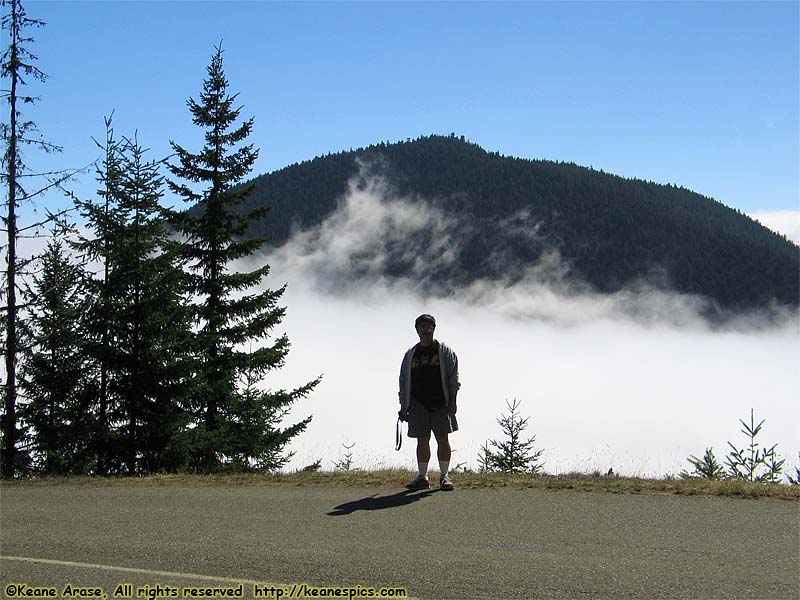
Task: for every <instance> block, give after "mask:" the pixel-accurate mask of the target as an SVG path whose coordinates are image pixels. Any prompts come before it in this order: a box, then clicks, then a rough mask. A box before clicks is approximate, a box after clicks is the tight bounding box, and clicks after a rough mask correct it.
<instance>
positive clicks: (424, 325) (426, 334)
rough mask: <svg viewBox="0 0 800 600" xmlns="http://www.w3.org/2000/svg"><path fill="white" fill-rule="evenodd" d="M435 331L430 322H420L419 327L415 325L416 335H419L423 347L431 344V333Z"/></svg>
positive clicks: (434, 326)
mask: <svg viewBox="0 0 800 600" xmlns="http://www.w3.org/2000/svg"><path fill="white" fill-rule="evenodd" d="M435 329H436V325H434V324H433V323H431V322H430V321H420V323H419V325H417V335H419V341H420V342H422V343H423V344H425V345H427V344H429V343H431V342H433V331H434V330H435Z"/></svg>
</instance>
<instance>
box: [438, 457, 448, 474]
mask: <svg viewBox="0 0 800 600" xmlns="http://www.w3.org/2000/svg"><path fill="white" fill-rule="evenodd" d="M449 470H450V461H449V460H440V461H439V477H444V476H445V475H447V472H448V471H449Z"/></svg>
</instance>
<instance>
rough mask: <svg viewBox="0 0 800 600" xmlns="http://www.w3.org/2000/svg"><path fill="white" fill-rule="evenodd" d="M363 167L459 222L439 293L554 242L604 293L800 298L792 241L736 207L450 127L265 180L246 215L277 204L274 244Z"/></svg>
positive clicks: (402, 262)
mask: <svg viewBox="0 0 800 600" xmlns="http://www.w3.org/2000/svg"><path fill="white" fill-rule="evenodd" d="M363 165H369V172H370V173H371V174H374V175H378V176H380V177H382V178H384V179H385V180H386V181H388V182H389V183H390V184H391V186H392V188H393V191H394V193H396V195H397V196H398V197H413V198H422V199H425V200H426V201H428V202H430V203H432V204H433V205H434V206H436V207H437V208H438V209H440V210H442V211H443V212H444V213H445V214H447V215H451V216H452V217H453V218H454V220H455V222H456V223H457V232H456V233H457V237H458V240H459V250H458V259H457V260H456V261H454V262H453V263H451V264H445V265H439V266H437V271H436V272H435V273H434V275H435V280H436V281H437V284H439V283H445V285H444V287H441V286H439V289H440V290H442V289H444V290H445V291H446V290H448V289H452V288H453V287H454V286H457V285H463V284H465V283H469V282H471V281H474V280H475V279H477V278H491V279H497V278H504V279H508V280H513V279H514V278H518V277H521V276H522V275H523V271H524V270H525V267H526V266H530V265H533V264H535V263H536V262H537V261H538V260H539V259H540V258H541V256H542V255H543V253H546V252H552V251H554V250H556V251H558V253H559V254H560V256H561V258H562V259H563V261H564V263H565V264H567V265H568V266H569V270H568V273H567V277H568V278H569V279H572V280H574V281H581V282H584V283H587V284H589V285H590V286H591V287H592V288H593V289H594V290H596V291H599V292H614V291H618V290H620V289H622V288H623V287H625V286H627V285H630V284H632V283H636V282H641V281H647V282H649V283H650V284H654V285H656V286H659V287H662V288H669V289H673V290H676V291H679V292H682V293H689V294H698V295H702V296H705V297H707V298H710V299H713V300H714V301H715V303H716V304H718V305H719V306H720V307H722V308H724V309H729V310H743V309H750V308H757V307H763V306H767V305H769V304H771V303H774V302H777V303H779V304H783V305H789V306H795V307H796V306H797V304H798V289H799V287H800V282H799V281H798V273H799V272H800V265H799V264H798V247H797V245H795V244H793V243H792V242H790V241H788V240H787V239H786V238H785V237H783V236H780V235H777V234H775V233H773V232H771V231H770V230H768V229H766V228H765V227H763V226H761V225H760V224H759V223H757V222H755V221H753V220H752V219H750V218H749V217H747V216H746V215H744V214H743V213H741V212H740V211H738V210H735V209H732V208H729V207H727V206H725V205H724V204H722V203H720V202H717V201H715V200H713V199H711V198H707V197H704V196H701V195H700V194H697V193H694V192H692V191H690V190H687V189H684V188H680V187H675V186H673V185H661V184H656V183H651V182H646V181H641V180H636V179H625V178H622V177H618V176H615V175H612V174H609V173H605V172H602V171H595V170H593V169H591V168H586V167H581V166H578V165H575V164H571V163H556V162H551V161H545V160H527V159H519V158H511V157H506V156H501V155H500V154H498V153H494V152H487V151H485V150H484V149H482V148H481V147H480V146H478V145H476V144H473V143H470V142H468V141H465V140H464V138H463V137H461V138H458V137H456V136H455V135H450V136H447V137H445V136H430V137H424V138H420V139H417V140H413V141H412V140H409V141H406V142H400V143H394V144H385V143H381V144H378V145H374V146H370V147H368V148H363V149H359V150H351V151H348V152H340V153H338V154H329V155H327V156H323V157H318V158H315V159H313V160H310V161H306V162H303V163H301V164H296V165H292V166H289V167H286V168H284V169H281V170H279V171H276V172H274V173H270V174H266V175H262V176H260V177H257V178H255V179H254V180H252V181H251V182H250V184H253V185H254V186H255V188H254V192H253V193H252V195H250V196H249V198H248V200H247V201H246V202H245V204H244V205H243V206H242V210H245V211H248V210H252V209H253V208H255V207H257V206H262V205H268V206H270V207H271V208H272V210H271V211H270V212H269V213H268V214H267V215H266V216H265V217H264V218H262V219H261V220H260V221H258V222H257V223H255V224H254V225H253V226H252V227H251V229H250V232H249V233H250V235H254V236H268V237H269V238H271V240H270V241H269V242H268V244H269V245H270V246H278V245H281V244H283V243H284V242H286V241H287V239H288V237H289V235H290V232H291V230H292V227H299V228H308V227H312V226H315V225H317V224H319V223H320V222H321V221H322V220H323V219H324V218H325V217H326V216H328V215H330V214H331V213H332V212H333V211H335V210H336V208H337V204H338V202H340V201H341V198H342V197H343V195H344V194H345V193H346V192H347V190H348V182H350V181H351V180H352V178H354V177H356V176H359V174H360V170H361V173H362V174H363ZM409 243H413V244H425V243H426V240H425V238H424V237H419V238H418V239H414V240H409ZM408 261H409V259H408V254H407V252H405V251H403V252H397V253H396V255H393V256H389V257H388V260H387V262H386V272H385V274H386V275H389V276H403V275H407V274H408V273H409V272H410V271H409V268H410V265H409V263H408Z"/></svg>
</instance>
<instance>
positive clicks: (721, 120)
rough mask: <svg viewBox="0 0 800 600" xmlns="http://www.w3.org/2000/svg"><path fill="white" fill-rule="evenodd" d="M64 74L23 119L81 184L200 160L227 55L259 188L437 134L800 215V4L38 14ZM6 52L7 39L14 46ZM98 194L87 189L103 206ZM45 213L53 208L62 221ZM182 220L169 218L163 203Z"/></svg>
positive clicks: (43, 40)
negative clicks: (211, 100) (174, 156)
mask: <svg viewBox="0 0 800 600" xmlns="http://www.w3.org/2000/svg"><path fill="white" fill-rule="evenodd" d="M26 6H27V10H28V14H29V16H31V17H35V18H40V19H42V20H44V21H45V22H46V23H47V25H46V27H44V28H42V29H40V30H37V31H35V32H34V36H35V38H36V41H35V43H34V44H33V45H32V49H33V51H34V52H35V53H36V54H37V55H38V57H39V63H38V64H39V67H40V68H41V69H42V70H44V71H45V72H46V73H48V74H49V75H50V79H49V80H48V82H47V83H46V84H44V85H43V86H32V87H33V88H34V90H35V92H36V93H37V94H38V95H39V96H41V102H40V103H39V104H37V105H36V106H35V107H33V108H30V107H27V108H26V116H29V117H31V118H33V119H35V120H36V121H37V123H38V124H39V126H40V129H41V130H42V132H43V134H44V135H45V137H46V139H48V140H49V141H52V142H54V143H57V144H59V145H61V146H63V147H64V152H63V153H62V154H61V155H58V156H54V157H48V158H47V159H43V158H41V157H39V156H36V155H35V153H33V151H29V152H28V163H29V164H31V166H34V167H36V168H54V167H55V168H74V167H80V166H83V165H86V164H89V163H91V161H92V160H94V159H95V158H97V156H98V154H99V152H98V151H97V149H96V147H95V146H94V144H93V142H92V140H91V137H92V136H94V137H96V138H98V139H100V138H102V136H103V135H104V130H103V117H104V116H105V115H108V114H110V113H111V111H112V110H113V111H114V115H115V116H114V123H115V129H116V130H117V133H118V134H119V135H132V134H133V132H134V131H138V138H139V140H140V142H141V143H142V144H143V145H144V146H145V147H149V148H151V149H152V151H151V155H152V157H153V158H160V157H162V156H165V155H166V154H168V152H169V146H168V141H169V140H170V139H172V140H175V141H177V142H178V143H180V144H181V145H183V146H185V147H188V148H189V149H193V150H196V149H199V147H200V144H201V138H200V133H199V131H198V130H196V128H195V127H194V126H193V125H192V123H191V119H190V115H189V112H188V110H187V109H186V100H187V98H188V97H189V96H195V97H197V95H198V93H199V90H200V88H201V84H202V80H203V78H204V76H205V68H206V65H207V64H208V62H209V58H210V55H211V53H212V51H213V47H214V45H215V44H217V43H219V42H220V40H222V42H223V48H224V50H225V63H224V65H225V70H226V73H227V75H228V78H229V80H230V82H231V90H232V91H234V92H238V93H239V94H240V96H239V99H240V101H241V104H242V105H243V106H244V111H243V115H245V116H254V117H255V132H254V135H253V137H252V141H253V142H254V143H255V145H256V146H257V147H258V148H260V152H261V154H260V157H259V160H258V162H257V165H256V169H255V171H254V174H260V173H264V172H269V171H273V170H275V169H279V168H282V167H284V166H286V165H289V164H292V163H295V162H298V161H302V160H306V159H310V158H313V157H315V156H318V155H321V154H325V153H327V152H336V151H339V150H347V149H350V148H357V147H361V146H365V145H369V144H371V143H376V142H380V141H398V140H403V139H406V138H415V137H418V136H420V135H427V134H431V133H442V134H448V133H450V132H455V133H456V134H458V135H464V136H466V137H467V138H468V139H470V140H471V141H473V142H476V143H478V144H480V145H481V146H483V147H484V148H485V149H487V150H490V151H498V152H500V153H501V154H505V155H512V156H520V157H526V158H537V159H550V160H562V161H569V162H575V163H578V164H581V165H586V166H593V167H594V168H595V169H603V170H605V171H608V172H612V173H616V174H620V175H623V176H627V177H637V178H642V179H647V180H652V181H657V182H662V183H675V184H678V185H682V186H684V187H687V188H690V189H693V190H695V191H697V192H700V193H702V194H704V195H707V196H711V197H714V198H716V199H717V200H720V201H721V202H724V203H725V204H727V205H729V206H733V207H736V208H739V209H741V210H742V211H745V212H750V213H752V212H756V211H778V210H784V211H787V210H798V209H800V206H799V205H798V202H799V200H798V193H799V192H798V190H799V189H800V175H799V173H798V164H799V163H800V156H799V152H798V147H799V146H800V141H798V140H799V139H800V137H799V135H800V126H799V125H798V104H799V103H800V102H799V99H800V92H799V91H798V90H799V88H800V85H799V84H798V77H799V75H798V73H800V65H799V64H798V61H799V57H800V42H799V37H800V34H799V33H798V30H799V25H798V24H799V23H800V14H799V11H798V6H799V4H798V3H797V2H780V3H770V2H748V3H734V2H709V3H692V2H667V3H650V2H647V3H644V2H641V3H607V2H592V3H580V2H556V3H544V2H525V3H499V2H491V3H477V2H470V3H462V2H442V3H413V2H398V3H395V2H328V3H316V2H292V3H285V2H198V1H194V2H117V1H105V2H70V1H58V2H50V1H34V0H28V2H27V3H26ZM4 34H5V32H4ZM94 187H95V186H94V184H93V176H92V175H85V176H83V177H82V178H80V179H79V180H78V181H76V182H75V183H74V184H73V189H75V191H76V192H77V193H79V194H81V195H86V194H90V193H92V190H93V189H94ZM59 202H60V201H59V199H58V198H55V197H52V196H51V197H50V198H48V199H47V200H46V201H44V202H42V203H40V208H41V205H42V204H44V203H49V204H53V205H56V204H57V203H59ZM167 203H171V201H170V200H169V199H168V200H167Z"/></svg>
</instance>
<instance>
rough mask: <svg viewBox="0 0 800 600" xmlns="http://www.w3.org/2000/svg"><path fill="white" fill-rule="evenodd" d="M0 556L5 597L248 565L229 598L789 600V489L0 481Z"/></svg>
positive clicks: (794, 532) (799, 574) (793, 532)
mask: <svg viewBox="0 0 800 600" xmlns="http://www.w3.org/2000/svg"><path fill="white" fill-rule="evenodd" d="M0 555H1V556H2V557H4V558H2V559H0V583H1V584H2V586H0V593H3V595H4V596H5V597H8V594H7V590H6V585H7V584H9V583H25V584H27V585H29V586H43V585H53V586H57V587H58V588H59V589H61V588H63V586H64V585H65V584H66V583H72V584H74V585H77V586H100V587H102V588H103V590H104V591H105V592H106V593H107V594H108V595H109V598H112V594H113V592H112V591H113V589H114V588H115V586H116V585H117V584H119V583H123V582H125V583H131V584H133V585H134V586H135V587H139V586H144V585H151V586H154V585H155V584H157V583H160V584H162V585H170V586H212V585H213V586H218V587H223V586H232V585H234V583H232V582H231V581H225V580H223V579H221V578H230V579H233V580H245V581H247V582H248V583H247V584H245V585H244V590H245V597H251V596H252V584H251V583H249V582H253V581H258V582H265V583H269V584H280V585H292V584H295V583H307V584H310V585H314V586H357V585H360V586H364V587H366V586H372V587H384V586H400V587H407V588H408V590H409V593H410V594H411V595H412V596H414V597H421V598H791V599H795V600H796V599H797V598H800V503H798V502H795V501H787V500H774V499H760V500H742V499H735V498H709V497H678V496H644V495H643V496H637V495H621V494H609V493H579V492H548V491H534V490H496V489H495V490H493V489H478V490H456V491H454V492H441V491H438V490H435V491H433V490H432V491H426V492H405V491H400V490H395V489H367V488H352V487H349V488H348V487H339V488H335V487H318V486H302V487H301V486H290V485H286V486H276V485H244V486H235V485H229V486H222V485H219V486H201V485H175V484H170V485H162V486H159V485H146V484H131V485H121V484H120V485H87V484H82V485H80V484H72V483H61V484H57V485H21V484H3V485H2V486H0ZM8 557H18V558H19V557H21V558H32V559H47V560H51V561H63V562H67V563H81V564H80V565H75V564H63V563H61V562H59V563H45V562H30V561H22V560H18V559H17V558H15V559H9V558H8ZM108 567H111V569H109V568H108ZM116 567H119V568H123V569H140V570H142V571H140V572H132V571H130V570H129V571H124V570H115V569H114V568H116ZM195 575H200V576H204V577H207V578H220V579H219V580H215V579H202V580H201V579H198V578H196V577H195ZM134 597H135V596H134ZM272 597H274V596H272Z"/></svg>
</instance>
